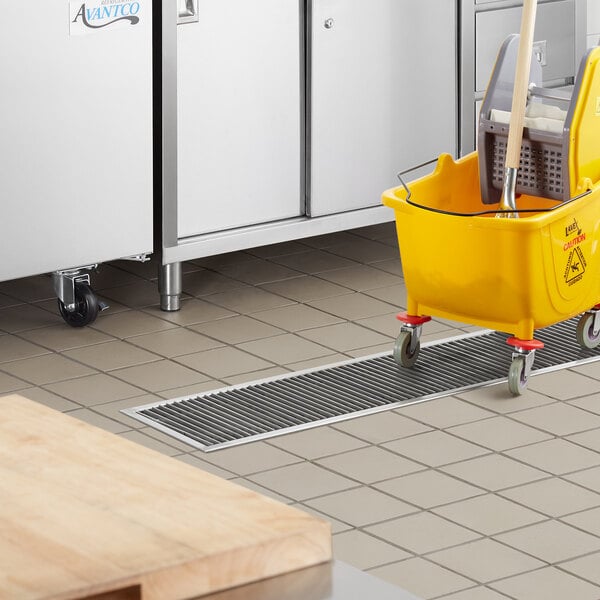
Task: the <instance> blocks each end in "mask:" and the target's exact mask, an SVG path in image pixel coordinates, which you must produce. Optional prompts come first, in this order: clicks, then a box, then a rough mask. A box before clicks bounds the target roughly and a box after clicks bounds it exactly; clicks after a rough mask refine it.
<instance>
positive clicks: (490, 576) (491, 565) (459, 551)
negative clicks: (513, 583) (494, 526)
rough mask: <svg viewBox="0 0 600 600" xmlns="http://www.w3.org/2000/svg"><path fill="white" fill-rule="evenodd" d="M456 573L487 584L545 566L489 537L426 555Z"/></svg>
mask: <svg viewBox="0 0 600 600" xmlns="http://www.w3.org/2000/svg"><path fill="white" fill-rule="evenodd" d="M427 558H428V559H429V560H431V561H433V562H435V563H438V564H440V565H442V566H444V567H447V568H448V569H451V570H452V571H454V572H455V573H460V574H461V575H464V576H465V577H470V578H471V579H474V580H475V581H479V582H481V583H487V582H489V581H493V580H495V579H500V578H502V577H510V576H511V575H516V574H517V573H524V572H526V571H531V570H533V569H537V568H539V567H542V566H544V563H543V562H541V561H539V560H537V559H536V558H533V557H532V556H527V555H526V554H523V553H522V552H519V551H518V550H514V549H513V548H508V547H507V546H505V545H503V544H499V543H498V542H496V541H494V540H491V539H489V538H485V539H481V540H476V541H474V542H471V543H469V544H464V545H463V546H460V547H458V548H450V549H447V550H442V551H441V552H434V553H433V554H430V555H429V556H428V557H427Z"/></svg>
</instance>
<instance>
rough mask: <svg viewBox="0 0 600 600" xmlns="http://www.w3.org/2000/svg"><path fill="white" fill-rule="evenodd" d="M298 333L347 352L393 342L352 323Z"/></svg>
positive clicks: (386, 337)
mask: <svg viewBox="0 0 600 600" xmlns="http://www.w3.org/2000/svg"><path fill="white" fill-rule="evenodd" d="M300 335H301V336H302V337H305V338H307V339H309V340H311V341H313V342H316V343H318V344H322V345H323V346H327V347H328V348H333V349H334V350H337V351H338V352H347V351H349V350H356V349H358V348H364V347H368V346H375V345H377V344H386V346H388V347H389V348H391V347H392V343H393V339H392V338H390V337H388V336H385V335H382V334H380V333H377V332H375V331H371V330H370V329H366V328H364V327H360V326H359V325H356V324H354V323H339V324H337V325H330V326H328V327H319V328H318V329H309V330H308V331H303V332H301V333H300Z"/></svg>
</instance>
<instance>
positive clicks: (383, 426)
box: [333, 410, 431, 444]
mask: <svg viewBox="0 0 600 600" xmlns="http://www.w3.org/2000/svg"><path fill="white" fill-rule="evenodd" d="M398 412H400V411H398ZM333 427H335V429H339V430H340V431H345V432H346V433H349V434H350V435H353V436H356V437H358V438H360V439H362V440H365V441H367V442H371V443H372V444H381V443H383V442H389V441H392V440H397V439H400V438H404V437H407V436H410V435H416V434H417V433H424V432H426V431H431V428H430V427H428V426H427V425H423V424H421V423H418V422H417V421H413V420H412V419H408V418H406V417H403V416H402V415H401V414H397V413H396V412H393V411H389V410H386V411H382V412H378V413H375V414H372V415H367V416H365V417H357V418H355V419H349V420H347V421H342V422H340V423H336V424H335V425H333Z"/></svg>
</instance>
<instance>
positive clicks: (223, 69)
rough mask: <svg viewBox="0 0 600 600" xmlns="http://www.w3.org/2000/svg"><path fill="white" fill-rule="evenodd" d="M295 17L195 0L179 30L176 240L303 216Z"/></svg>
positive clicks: (281, 1)
mask: <svg viewBox="0 0 600 600" xmlns="http://www.w3.org/2000/svg"><path fill="white" fill-rule="evenodd" d="M300 15H301V13H300V5H299V2H298V0H255V1H253V2H248V1H247V0H199V2H198V22H197V23H188V24H185V25H180V26H179V27H178V65H177V78H178V83H177V91H178V107H177V110H178V199H177V235H178V238H180V239H181V238H185V237H187V236H193V235H197V234H202V233H208V232H213V231H220V230H226V229H232V228H235V227H242V226H246V225H251V224H255V223H263V222H268V221H275V220H278V219H284V218H289V217H294V216H298V215H300V214H301V213H302V212H303V208H304V207H303V199H302V189H301V173H302V169H303V162H302V140H303V137H302V127H303V121H302V96H301V87H302V75H303V73H302V65H303V62H302V60H301V48H302V40H303V35H302V32H301V27H302V22H301V16H300Z"/></svg>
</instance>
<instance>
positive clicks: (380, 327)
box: [356, 310, 400, 339]
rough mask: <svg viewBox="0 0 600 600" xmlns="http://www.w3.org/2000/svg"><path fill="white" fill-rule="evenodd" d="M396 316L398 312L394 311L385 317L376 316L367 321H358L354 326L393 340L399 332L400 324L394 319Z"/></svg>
mask: <svg viewBox="0 0 600 600" xmlns="http://www.w3.org/2000/svg"><path fill="white" fill-rule="evenodd" d="M397 314H398V310H395V311H394V312H391V313H388V314H386V315H378V316H376V317H369V318H367V319H358V320H357V321H356V324H357V325H361V326H362V327H366V328H367V329H371V330H373V331H376V332H377V333H381V334H383V335H386V336H388V337H391V338H393V339H395V338H396V337H397V336H398V333H399V332H400V323H399V322H398V319H397V318H396V315H397Z"/></svg>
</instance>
